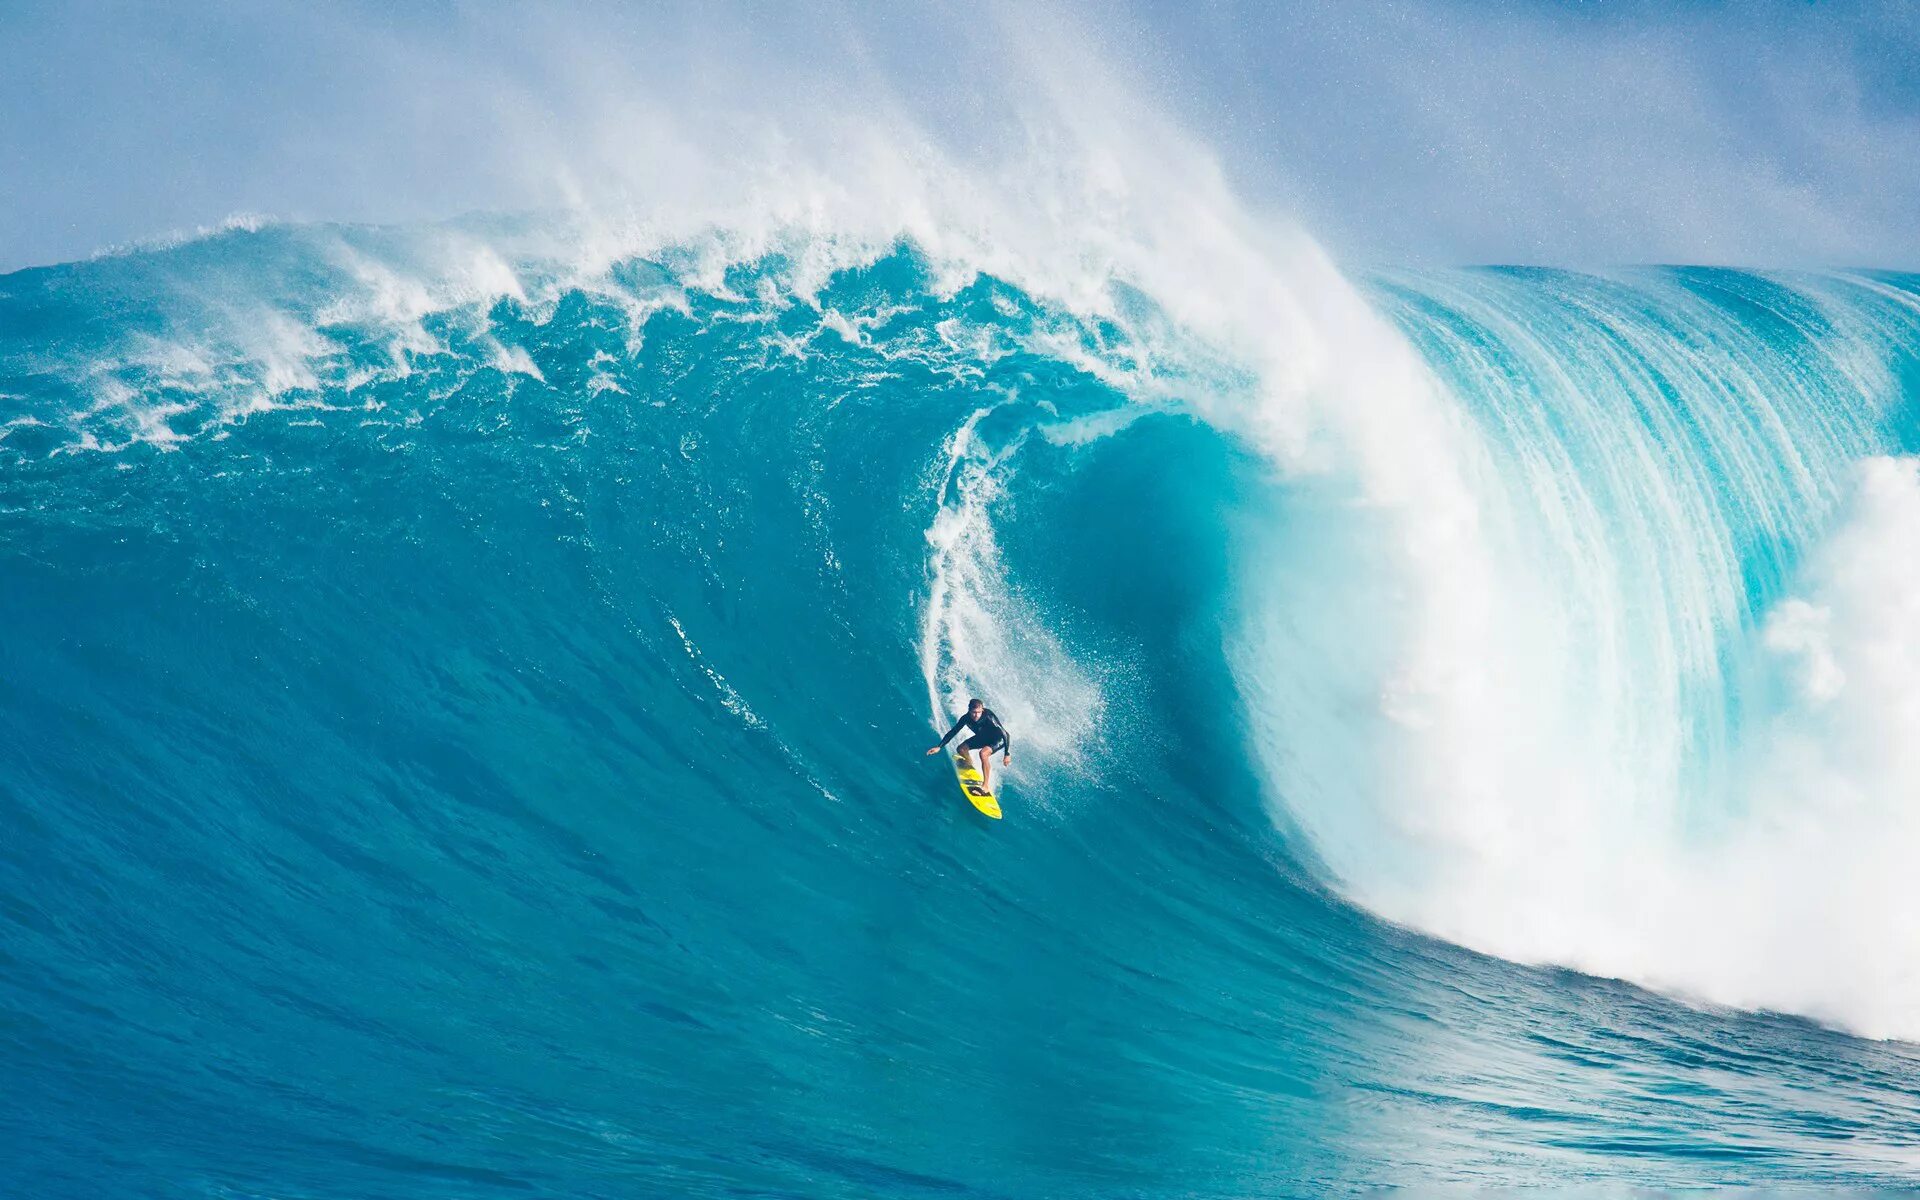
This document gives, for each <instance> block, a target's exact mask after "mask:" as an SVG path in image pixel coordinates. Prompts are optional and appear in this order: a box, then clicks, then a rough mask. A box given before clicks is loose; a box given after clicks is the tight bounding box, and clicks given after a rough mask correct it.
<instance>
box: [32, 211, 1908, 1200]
mask: <svg viewBox="0 0 1920 1200" xmlns="http://www.w3.org/2000/svg"><path fill="white" fill-rule="evenodd" d="M564 223H565V222H564V221H562V220H561V219H560V218H554V219H552V220H551V221H549V220H548V219H547V218H542V217H527V218H515V219H512V220H509V219H506V218H473V219H470V220H467V221H465V222H456V223H454V224H450V225H429V226H418V227H408V228H362V227H336V226H324V225H308V226H300V225H291V226H286V225H270V224H259V223H244V224H239V225H235V226H233V227H230V228H226V229H223V230H219V231H214V232H210V233H206V234H203V235H199V236H195V237H191V238H186V239H182V240H178V241H176V242H174V243H171V244H156V245H150V246H144V247H134V248H129V249H124V250H121V251H118V252H115V253H112V254H107V255H103V256H101V257H98V258H95V259H93V260H90V261H85V262H78V263H73V264H69V265H63V266H54V267H47V268H35V269H29V270H21V271H17V272H14V273H12V274H8V275H5V276H0V427H3V428H0V1191H4V1192H5V1193H6V1194H7V1195H10V1196H20V1197H29V1196H33V1197H41V1196H46V1197H90V1198H98V1197H121V1196H125V1197H165V1198H184V1197H196V1198H199V1197H220V1198H241V1197H247V1198H261V1200H265V1198H267V1197H272V1198H274V1200H297V1198H315V1200H318V1198H323V1197H324V1198H336V1197H337V1198H343V1200H344V1198H349V1197H351V1198H356V1200H374V1198H387V1197H392V1198H401V1197H449V1198H452V1197H461V1198H475V1200H479V1198H490V1197H509V1196H512V1197H527V1196H532V1197H633V1196H732V1197H743V1196H756V1197H870V1196H889V1197H917V1196H927V1197H932V1196H941V1197H968V1196H974V1197H1070V1196H1089V1197H1091V1196H1103V1197H1104V1196H1129V1197H1238V1196H1255V1195H1258V1196H1272V1195H1302V1196H1305V1195H1321V1194H1326V1193H1329V1192H1339V1191H1347V1190H1356V1189H1364V1188H1370V1187H1377V1186H1387V1185H1431V1184H1450V1185H1459V1186H1464V1187H1483V1186H1484V1187H1513V1186H1540V1185H1569V1184H1586V1185H1593V1186H1598V1187H1601V1188H1607V1187H1613V1186H1627V1185H1637V1186H1651V1187H1668V1186H1674V1187H1677V1186H1689V1185H1700V1184H1718V1183H1734V1184H1792V1183H1821V1184H1832V1183H1843V1184H1853V1185H1868V1184H1899V1185H1904V1186H1910V1187H1911V1186H1920V1048H1916V1046H1915V1045H1914V1044H1913V1043H1912V1042H1911V1041H1908V1040H1903V1039H1916V1038H1920V898H1917V897H1916V889H1915V888H1914V887H1913V869H1914V867H1913V864H1914V863H1915V861H1916V855H1920V815H1916V813H1915V811H1914V810H1915V807H1916V801H1915V797H1916V795H1920V737H1915V736H1914V734H1913V731H1914V730H1915V729H1920V682H1916V681H1920V555H1916V553H1915V547H1916V546H1920V465H1916V462H1915V460H1914V459H1912V458H1909V457H1906V455H1907V453H1909V452H1910V451H1912V450H1915V449H1920V446H1917V445H1916V441H1917V440H1920V423H1916V412H1915V403H1916V400H1920V278H1915V277H1911V276H1902V275H1895V274H1886V273H1872V272H1854V273H1835V274H1806V273H1785V272H1783V273H1768V272H1742V271H1731V270H1717V269H1716V270H1709V269H1686V268H1645V269H1636V270H1630V271H1612V272H1574V271H1553V270H1539V269H1492V268H1489V269H1457V270H1428V271H1400V270H1387V269H1373V270H1355V271H1349V272H1345V273H1342V272H1339V271H1335V270H1334V269H1333V268H1332V267H1331V266H1330V265H1328V264H1326V263H1325V262H1324V261H1322V260H1320V259H1318V258H1316V257H1315V256H1314V255H1313V254H1312V253H1311V252H1310V251H1307V250H1301V249H1299V248H1297V247H1296V248H1294V249H1292V250H1287V251H1285V252H1281V251H1275V252H1274V255H1273V256H1271V257H1270V258H1267V259H1261V260H1258V261H1255V260H1254V259H1251V258H1242V257H1236V256H1235V255H1233V254H1226V253H1225V252H1224V251H1223V252H1222V256H1221V257H1220V258H1219V259H1217V260H1206V261H1199V262H1198V266H1195V261H1196V260H1183V261H1184V265H1183V266H1182V268H1181V269H1182V270H1186V269H1188V268H1193V270H1194V271H1196V272H1198V273H1199V274H1200V275H1201V276H1202V278H1200V280H1199V282H1198V283H1196V284H1195V285H1194V286H1192V287H1191V288H1187V289H1185V290H1182V288H1181V287H1179V286H1177V282H1178V280H1180V279H1185V278H1188V276H1187V275H1180V274H1177V273H1175V272H1174V271H1173V270H1172V269H1169V270H1167V271H1161V272H1156V271H1155V270H1152V269H1135V268H1136V267H1138V264H1139V262H1141V261H1145V260H1137V259H1129V258H1128V257H1127V256H1126V255H1124V254H1118V253H1116V254H1114V255H1111V256H1108V257H1107V258H1105V259H1102V260H1101V261H1098V262H1092V263H1088V262H1086V261H1080V260H1076V262H1075V263H1073V264H1072V265H1073V266H1074V268H1075V270H1077V271H1079V272H1080V273H1079V274H1078V275H1075V276H1074V277H1073V279H1072V280H1070V281H1068V280H1066V276H1065V275H1063V274H1061V273H1058V272H1054V273H1049V272H1048V271H1045V270H1040V269H1038V268H1033V267H1032V260H1031V259H1024V260H1023V259H1019V258H1018V257H1017V256H995V255H990V254H981V253H976V252H975V250H974V249H973V248H969V247H968V246H963V245H956V244H954V243H950V242H948V243H941V242H938V241H937V239H929V238H926V237H916V236H911V235H910V234H908V235H902V236H897V237H895V236H885V237H865V238H839V237H834V236H830V235H829V234H828V233H826V232H823V231H822V230H820V229H818V228H811V227H807V226H805V225H804V223H802V224H801V225H798V226H794V227H785V228H780V229H775V230H773V231H772V232H762V233H756V234H755V235H753V236H745V235H741V234H739V233H738V232H737V231H730V230H727V229H724V228H718V229H710V230H704V231H699V230H696V231H691V232H689V231H671V232H668V233H661V232H660V231H657V230H656V231H652V232H650V233H646V234H644V235H643V234H641V233H633V231H631V230H629V231H626V233H627V234H630V235H631V236H626V235H624V234H623V236H621V237H614V236H607V237H600V238H598V239H597V240H596V239H595V238H591V237H588V236H587V235H586V234H585V233H582V232H581V231H579V230H574V229H564V228H556V226H558V225H564ZM623 239H624V240H623ZM556 247H562V248H564V250H563V251H562V250H556V249H555V248H556ZM582 247H587V248H586V249H584V250H583V249H582ZM1209 263H1212V264H1213V267H1217V268H1218V269H1217V270H1213V269H1212V267H1209V265H1208V264H1209ZM1202 268H1206V269H1205V270H1202ZM1209 270H1210V271H1211V274H1210V275H1209V274H1208V273H1207V272H1208V271H1209ZM971 694H978V695H982V696H984V697H985V698H986V699H987V700H988V702H989V703H990V704H991V705H993V707H994V708H995V709H996V710H997V711H998V712H999V713H1000V714H1001V715H1002V717H1003V718H1004V719H1005V720H1006V722H1007V724H1008V725H1009V727H1010V729H1011V730H1012V733H1013V736H1014V739H1015V740H1014V751H1015V753H1014V758H1013V765H1012V766H1011V767H1010V768H1006V769H1005V770H1004V775H1003V776H1002V773H1001V772H999V771H997V772H996V775H997V776H1002V777H1003V778H1004V783H1003V786H1002V800H1003V803H1004V805H1005V808H1006V819H1005V820H1004V821H1001V822H997V823H996V822H988V821H985V820H984V819H982V818H980V817H979V816H978V815H977V814H976V813H974V812H973V810H972V809H971V808H969V807H968V806H967V805H966V804H965V803H964V802H963V801H962V799H961V797H960V796H959V794H958V792H957V790H956V788H955V786H954V782H953V779H952V776H951V773H950V772H949V771H948V770H947V768H946V767H945V766H943V765H942V763H941V761H940V760H939V759H929V758H926V757H924V756H923V752H924V750H925V748H926V747H927V745H929V744H930V743H931V742H932V740H933V737H934V736H935V734H936V732H937V731H938V730H941V729H944V728H945V725H946V723H947V722H948V721H949V720H950V719H951V717H952V716H953V714H955V713H956V712H957V711H958V708H959V707H960V706H961V705H962V704H963V703H964V701H965V699H966V697H967V696H968V695H971Z"/></svg>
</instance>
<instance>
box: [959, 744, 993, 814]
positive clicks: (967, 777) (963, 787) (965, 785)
mask: <svg viewBox="0 0 1920 1200" xmlns="http://www.w3.org/2000/svg"><path fill="white" fill-rule="evenodd" d="M953 775H954V778H956V779H958V780H959V781H960V794H961V795H963V796H965V797H966V798H967V800H968V802H969V803H971V804H972V805H973V806H974V807H975V808H977V809H979V810H980V811H981V812H983V813H985V814H986V815H988V816H989V817H992V818H993V819H994V820H996V821H998V820H999V819H1000V801H999V800H998V799H997V798H996V797H995V796H994V794H993V793H992V792H990V791H988V790H987V782H986V780H984V779H982V778H980V768H979V767H976V766H974V765H973V756H972V755H970V754H967V753H966V752H964V751H962V752H961V753H959V754H956V755H954V756H953Z"/></svg>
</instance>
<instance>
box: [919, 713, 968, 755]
mask: <svg viewBox="0 0 1920 1200" xmlns="http://www.w3.org/2000/svg"><path fill="white" fill-rule="evenodd" d="M966 723H967V719H966V718H965V717H961V718H960V719H959V720H958V721H955V722H954V723H953V728H952V729H949V730H947V736H945V737H943V738H941V739H940V745H939V746H935V747H934V748H933V750H929V751H927V753H928V754H932V753H933V752H934V750H938V749H940V747H941V746H945V745H946V744H947V743H948V742H950V741H952V740H953V735H954V734H956V733H959V732H960V729H961V727H962V726H964V725H965V724H966Z"/></svg>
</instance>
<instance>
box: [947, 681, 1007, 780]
mask: <svg viewBox="0 0 1920 1200" xmlns="http://www.w3.org/2000/svg"><path fill="white" fill-rule="evenodd" d="M963 725H964V726H966V727H967V728H969V729H972V730H973V736H972V737H970V738H968V739H967V740H966V741H964V742H962V743H960V756H961V757H962V758H964V757H966V756H967V755H969V754H971V753H972V752H973V751H975V750H978V751H979V752H980V790H981V791H983V792H988V793H991V792H992V791H993V752H994V751H995V750H998V751H1000V752H1001V754H1000V762H1001V763H1002V764H1003V765H1005V766H1009V767H1010V766H1012V765H1013V738H1011V737H1010V736H1008V734H1007V727H1006V726H1005V725H1002V724H1001V723H1000V718H999V717H996V716H994V715H993V710H992V709H990V708H988V707H987V702H986V701H985V700H982V699H980V698H979V697H978V696H975V697H974V698H973V699H971V700H969V701H967V715H966V716H964V717H961V718H960V719H959V720H958V721H955V722H954V723H953V728H952V729H949V730H947V736H946V737H943V738H941V739H940V745H938V746H934V747H932V748H931V749H929V750H928V751H927V753H928V754H938V753H940V751H941V749H942V748H943V747H944V746H946V744H947V743H948V742H950V741H952V740H953V735H954V734H956V733H959V732H960V727H961V726H963Z"/></svg>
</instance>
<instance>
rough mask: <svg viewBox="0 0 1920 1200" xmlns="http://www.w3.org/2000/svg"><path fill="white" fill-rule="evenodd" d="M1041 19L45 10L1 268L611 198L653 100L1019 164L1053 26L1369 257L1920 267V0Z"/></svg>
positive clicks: (31, 0)
mask: <svg viewBox="0 0 1920 1200" xmlns="http://www.w3.org/2000/svg"><path fill="white" fill-rule="evenodd" d="M1031 12H1032V10H1031V9H1030V8H1028V7H1026V6H1011V5H989V6H985V7H982V6H973V5H957V4H940V5H927V6H921V7H917V8H914V9H912V10H911V11H907V10H904V9H902V8H901V7H900V6H896V5H871V6H870V5H860V4H810V5H805V6H795V5H775V4H771V3H767V4H754V3H748V4H740V5H735V6H732V7H720V6H708V11H706V12H704V13H697V12H694V11H693V10H692V9H691V8H682V9H662V8H657V7H654V6H640V7H636V6H621V5H617V4H612V3H585V2H583V3H568V4H546V5H509V4H504V3H500V4H491V3H452V2H444V0H443V2H435V3H417V4H411V5H405V6H386V5H373V4H359V3H346V4H339V5H328V6H320V5H298V4H292V3H283V2H280V0H254V2H248V3H199V4H195V3H179V4H169V5H151V4H115V3H94V2H78V3H41V2H39V0H9V2H5V3H0V47H4V48H5V49H4V53H5V54H6V57H7V61H8V69H7V70H6V71H4V72H0V214H4V219H3V220H0V269H12V268H14V267H18V266H22V265H27V264H34V263H43V262H51V261H58V260H63V259H70V258H75V257H79V256H83V255H85V254H87V253H90V252H92V251H94V250H97V249H99V248H102V247H105V246H110V245H113V244H117V243H123V242H127V241H131V240H138V239H145V238H152V237H159V236H165V235H167V234H170V233H175V232H179V231H188V230H192V229H195V228H197V227H203V226H209V225H213V224H217V223H218V222H220V221H221V220H223V219H224V218H227V217H229V216H231V215H233V214H236V213H253V214H261V215H265V216H269V217H278V218H287V219H313V220H376V221H404V220H413V219H420V218H431V217H440V216H449V215H454V214H458V213H461V212H466V211H470V210H474V209H514V208H527V207H541V206H549V205H554V204H559V203H565V202H569V201H571V200H576V199H580V198H583V197H584V198H587V199H589V200H591V199H593V198H594V197H595V196H596V193H597V191H598V190H599V189H602V188H609V189H610V188H612V187H613V186H614V185H613V184H611V183H609V182H608V181H607V180H608V177H609V173H608V172H607V171H606V170H605V167H606V159H607V156H608V154H609V149H608V145H607V141H608V139H607V137H606V131H607V129H608V128H609V126H610V124H611V123H612V122H613V120H614V118H613V116H612V115H611V114H614V113H617V112H619V111H620V108H619V105H620V103H621V102H622V101H624V100H625V99H626V98H629V97H631V96H633V95H637V94H642V93H644V94H646V95H647V96H649V97H650V99H651V101H652V103H653V104H654V105H655V106H656V110H660V109H661V106H664V111H668V112H671V111H673V110H674V106H675V104H681V105H683V110H684V111H686V112H688V113H693V112H697V111H701V110H704V109H708V108H712V107H714V106H717V105H726V106H731V107H734V108H737V109H739V110H740V111H741V112H745V113H749V114H750V113H754V112H761V113H764V114H765V115H766V119H768V120H770V121H775V120H781V119H785V118H787V117H789V116H791V115H792V114H793V113H796V112H802V111H804V110H806V109H808V108H809V107H821V106H832V105H858V104H871V103H874V102H875V101H874V99H873V97H875V96H876V95H880V96H884V97H886V98H887V99H886V102H888V103H896V104H899V105H903V106H906V107H909V108H913V109H915V110H916V112H917V119H919V120H921V121H922V122H923V123H925V124H928V125H930V126H934V127H941V128H944V129H945V130H946V132H947V134H948V135H949V136H951V137H953V138H955V139H957V140H960V141H964V142H969V143H971V144H972V145H973V146H974V147H975V149H976V150H977V151H978V152H982V153H990V152H991V145H990V143H991V141H992V139H993V138H994V137H995V136H999V135H1000V134H1003V133H1005V132H1006V131H1007V129H1008V128H1009V127H1010V126H1009V125H1008V123H1007V122H1006V121H1005V120H1004V119H999V120H996V119H993V118H992V117H991V114H993V113H996V112H997V113H1000V114H1002V117H1004V114H1005V112H1007V111H1009V110H1011V109H1017V108H1018V105H1019V98H1018V97H1017V96H1015V95H1010V94H1008V93H1010V92H1015V91H1017V90H1018V87H1019V85H1018V84H1016V83H1012V82H1010V80H1013V79H1014V78H1016V76H1013V75H1009V74H1007V73H1006V72H1004V71H1002V70H1000V68H999V64H1001V63H1002V61H1003V60H1004V59H1005V58H1007V57H1008V56H1009V55H1010V54H1016V53H1017V52H1020V51H1021V50H1022V49H1023V47H1022V43H1024V42H1027V41H1029V40H1030V39H1032V38H1035V37H1038V36H1040V35H1039V34H1037V33H1035V32H1034V29H1035V27H1036V26H1038V25H1044V26H1046V27H1047V28H1048V29H1049V30H1050V32H1049V33H1048V34H1047V36H1051V37H1060V36H1066V37H1069V38H1071V39H1073V40H1074V41H1075V42H1077V43H1079V44H1081V45H1084V46H1085V47H1087V48H1088V49H1089V50H1090V52H1091V53H1092V54H1094V55H1095V56H1097V57H1098V59H1099V60H1100V61H1101V62H1103V63H1105V64H1107V65H1108V67H1109V68H1110V70H1111V72H1112V73H1113V75H1114V76H1115V77H1116V78H1117V79H1119V80H1121V81H1122V86H1124V87H1126V88H1127V89H1129V90H1130V91H1131V92H1135V93H1138V94H1140V95H1142V96H1143V97H1145V98H1146V99H1147V100H1148V102H1149V103H1150V104H1151V105H1153V106H1154V107H1155V108H1157V109H1159V110H1160V111H1163V112H1166V113H1168V114H1170V115H1171V116H1172V117H1173V118H1174V119H1175V120H1177V121H1178V122H1180V123H1181V124H1183V125H1184V126H1186V127H1187V128H1188V129H1189V130H1190V131H1191V132H1192V134H1193V135H1194V136H1195V137H1196V138H1198V139H1199V140H1201V141H1202V142H1204V143H1206V144H1207V145H1209V146H1211V147H1212V148H1213V149H1214V151H1215V152H1216V153H1217V155H1218V157H1219V158H1220V160H1221V161H1222V163H1223V164H1224V166H1225V168H1226V170H1227V172H1228V174H1229V175H1230V177H1231V178H1232V179H1233V180H1234V181H1235V184H1236V186H1237V187H1238V188H1239V190H1240V191H1241V192H1242V193H1243V194H1244V195H1245V196H1246V197H1248V198H1249V199H1250V200H1251V201H1252V202H1254V203H1256V204H1259V205H1263V206H1267V207H1270V208H1272V209H1274V210H1276V211H1280V212H1285V213H1288V214H1291V215H1294V216H1297V217H1298V218H1299V219H1300V220H1301V221H1302V222H1303V223H1305V224H1306V226H1307V227H1308V228H1309V229H1311V230H1313V231H1314V232H1315V233H1316V234H1317V235H1318V236H1320V237H1321V238H1322V239H1323V240H1324V241H1326V242H1327V243H1328V244H1329V245H1331V246H1332V247H1333V248H1334V249H1335V251H1336V252H1337V253H1339V254H1341V255H1342V256H1344V257H1347V258H1349V259H1359V260H1364V261H1369V262H1407V261H1412V262H1431V261H1440V262H1462V261H1464V262H1546V263H1565V264H1569V265H1592V264H1603V263H1624V262H1654V261H1658V262H1674V261H1682V262H1733V263H1745V264H1751V265H1802V264H1832V265H1867V266H1895V267H1920V219H1917V218H1920V66H1916V64H1920V0H1897V2H1889V3H1876V4H1846V5H1805V4H1801V5H1790V4H1764V3H1756V4H1740V5H1731V4H1728V5H1721V4H1711V5H1654V4H1599V3H1591V4H1571V5H1551V4H1543V3H1542V4H1492V5H1489V4H1467V3H1452V2H1443V0H1401V2H1393V3H1388V2H1376V0H1352V2H1346V3H1300V4H1254V3H1234V2H1227V0H1216V2H1212V3H1197V4H1153V3H1145V4H1134V5H1133V6H1131V7H1125V8H1120V7H1115V8H1107V7H1101V8H1099V9H1086V10H1081V11H1078V12H1075V11H1072V10H1063V11H1062V13H1061V14H1060V15H1059V20H1058V21H1052V22H1047V21H1041V22H1036V21H1034V20H1032V18H1031V15H1030V14H1031ZM1062 29H1065V30H1066V31H1067V32H1066V33H1065V34H1064V35H1063V34H1062V33H1061V30H1062ZM1025 49H1026V50H1029V51H1030V50H1031V47H1025ZM1031 57H1033V55H1032V54H1029V58H1031ZM1040 57H1041V58H1042V59H1043V60H1044V52H1042V54H1041V56H1040ZM848 80H855V81H858V84H859V86H858V87H857V88H855V87H850V86H843V85H846V84H847V81H848ZM589 128H592V129H597V130H598V131H599V133H598V136H597V137H596V138H594V139H591V140H593V141H594V143H595V144H594V145H593V146H592V147H591V149H590V152H585V151H581V150H580V149H579V147H578V146H577V145H575V144H574V143H576V142H577V141H583V140H588V139H584V138H582V137H580V136H579V135H580V131H582V130H585V129H589ZM722 149H723V148H722ZM614 174H618V175H620V182H619V187H621V188H624V189H631V187H632V185H633V176H632V175H631V174H630V173H619V172H615V173H614Z"/></svg>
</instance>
